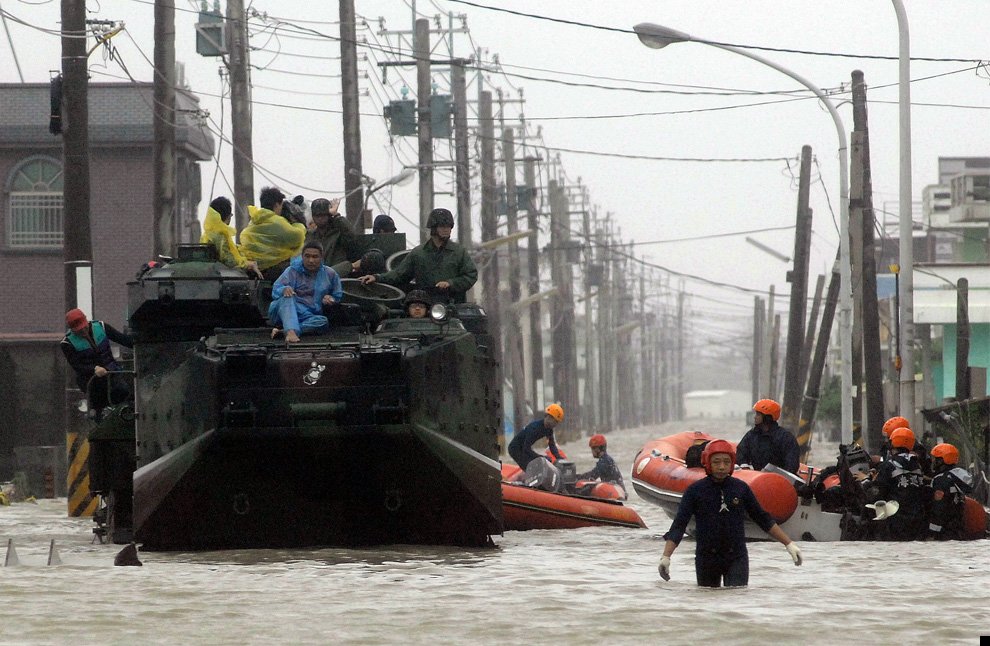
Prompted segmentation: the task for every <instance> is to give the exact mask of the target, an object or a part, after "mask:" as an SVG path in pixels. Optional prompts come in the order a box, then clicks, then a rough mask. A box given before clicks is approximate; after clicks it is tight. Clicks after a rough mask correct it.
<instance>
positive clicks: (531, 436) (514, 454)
mask: <svg viewBox="0 0 990 646" xmlns="http://www.w3.org/2000/svg"><path fill="white" fill-rule="evenodd" d="M543 412H544V415H543V417H541V418H539V419H534V420H533V421H532V422H530V423H529V424H527V425H526V428H524V429H523V430H521V431H519V432H518V433H516V434H515V437H513V438H512V441H511V442H509V456H510V457H511V458H512V459H513V460H515V461H516V464H518V465H519V466H520V467H521V468H522V470H523V471H525V470H526V466H527V465H528V464H529V463H530V462H531V461H533V460H535V459H537V458H540V456H539V455H537V453H536V451H534V450H533V444H535V443H536V441H537V440H539V439H541V438H544V437H545V438H547V444H548V445H549V449H550V453H552V454H553V456H554V457H555V458H557V459H558V460H563V459H564V456H563V454H561V452H560V449H559V448H557V440H555V439H554V437H553V429H554V428H555V427H556V426H557V424H560V423H561V422H563V421H564V407H563V406H561V405H560V404H550V405H549V406H547V407H546V410H544V411H543ZM540 459H542V458H540Z"/></svg>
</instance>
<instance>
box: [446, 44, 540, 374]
mask: <svg viewBox="0 0 990 646" xmlns="http://www.w3.org/2000/svg"><path fill="white" fill-rule="evenodd" d="M465 64H466V61H464V59H457V60H455V61H453V62H452V63H451V66H450V84H451V86H452V88H453V93H454V164H455V165H454V169H455V183H456V186H457V232H458V233H457V241H458V242H460V243H461V244H462V245H463V246H464V247H466V248H468V249H470V248H471V246H472V241H471V161H470V155H469V152H470V143H469V141H468V124H467V82H466V80H465V76H464V66H465ZM534 392H535V391H534Z"/></svg>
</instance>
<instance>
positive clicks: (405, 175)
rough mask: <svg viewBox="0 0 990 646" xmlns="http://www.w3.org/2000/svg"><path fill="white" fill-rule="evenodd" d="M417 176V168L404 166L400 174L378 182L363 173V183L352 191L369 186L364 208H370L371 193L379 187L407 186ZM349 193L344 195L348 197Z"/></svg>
mask: <svg viewBox="0 0 990 646" xmlns="http://www.w3.org/2000/svg"><path fill="white" fill-rule="evenodd" d="M415 176H416V169H415V168H403V169H402V172H401V173H399V174H398V175H392V176H391V177H389V178H388V179H386V180H384V181H382V182H376V181H375V180H373V179H372V178H370V177H368V176H367V175H362V176H361V184H362V185H361V186H358V187H357V188H355V189H354V190H352V191H351V193H354V192H356V191H358V190H360V189H362V188H365V187H367V188H368V192H367V193H366V194H365V196H364V209H365V210H367V209H368V199H369V198H371V194H372V193H374V192H375V191H377V190H379V189H382V188H385V187H386V186H393V185H395V186H405V185H406V184H408V183H409V182H411V181H412V178H413V177H415ZM351 193H348V194H347V195H350V194H351ZM347 195H345V196H344V197H345V198H346V197H347Z"/></svg>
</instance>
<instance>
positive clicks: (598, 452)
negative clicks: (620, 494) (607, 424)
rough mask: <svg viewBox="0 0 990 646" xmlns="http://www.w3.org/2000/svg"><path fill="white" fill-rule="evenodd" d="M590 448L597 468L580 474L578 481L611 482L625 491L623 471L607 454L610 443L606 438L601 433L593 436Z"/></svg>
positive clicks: (589, 441)
mask: <svg viewBox="0 0 990 646" xmlns="http://www.w3.org/2000/svg"><path fill="white" fill-rule="evenodd" d="M588 446H590V447H591V455H592V457H594V458H595V459H596V460H598V462H596V463H595V468H594V469H592V470H591V471H586V472H584V473H579V474H578V476H577V479H578V480H601V481H602V482H611V483H612V484H615V485H619V486H620V487H622V488H623V490H625V486H624V485H623V484H622V471H620V470H619V467H618V466H616V464H615V460H613V459H612V456H611V455H609V454H608V453H607V451H608V442H607V441H606V440H605V436H604V435H602V434H601V433H598V434H595V435H592V436H591V438H590V439H589V440H588Z"/></svg>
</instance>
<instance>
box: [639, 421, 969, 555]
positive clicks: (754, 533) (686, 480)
mask: <svg viewBox="0 0 990 646" xmlns="http://www.w3.org/2000/svg"><path fill="white" fill-rule="evenodd" d="M714 439H716V438H715V437H713V436H711V435H707V434H705V433H698V432H691V431H688V432H684V433H677V434H675V435H669V436H667V437H663V438H660V439H657V440H651V441H650V442H647V443H646V444H645V445H644V446H643V448H642V449H640V451H639V453H638V454H637V455H636V458H635V459H634V460H633V473H632V483H633V488H634V489H635V490H636V493H638V494H639V495H640V497H642V498H644V499H645V500H647V501H649V502H652V503H655V504H657V505H659V506H660V507H662V508H663V509H664V511H666V512H667V514H668V515H669V516H670V517H671V518H673V517H674V516H675V515H676V514H677V507H678V505H679V504H680V501H681V496H682V495H683V493H684V491H685V490H686V489H687V488H688V486H690V485H691V484H692V483H694V482H696V481H698V480H700V479H702V478H704V477H705V471H704V469H702V468H701V467H688V466H687V465H686V464H685V462H684V458H685V456H686V454H687V450H688V448H689V447H690V446H691V445H692V444H694V442H695V441H696V440H706V441H710V440H714ZM818 471H819V470H817V469H813V468H810V467H808V466H807V465H804V464H802V465H801V467H800V469H799V470H798V476H792V475H790V474H783V472H772V471H753V470H750V469H738V468H737V469H736V470H735V471H734V472H733V473H732V475H733V477H735V478H739V479H740V480H742V481H744V482H745V483H746V484H748V485H749V486H750V488H751V489H752V490H753V493H754V494H755V495H756V499H757V500H758V501H759V502H760V505H762V506H763V508H764V509H765V510H766V511H767V513H769V514H770V515H771V516H772V517H773V519H774V520H775V521H777V523H778V524H779V525H780V526H781V529H783V530H784V532H786V533H787V535H788V536H791V537H792V538H796V539H800V540H817V541H838V540H840V539H841V537H842V526H841V520H842V514H841V513H835V512H833V511H824V510H823V509H822V508H821V505H820V504H818V503H817V502H816V501H815V500H814V499H813V498H810V497H809V498H805V497H801V498H799V497H798V495H797V491H796V489H795V486H794V485H795V483H796V482H797V481H798V480H800V481H803V482H805V483H808V482H810V481H812V479H813V476H814V475H815V474H816V473H817V472H818ZM824 484H825V486H826V487H827V486H829V485H833V486H834V485H837V484H838V477H837V476H830V477H829V478H827V479H826V480H825V482H824ZM986 528H987V512H986V510H985V509H984V507H983V505H981V504H980V503H978V502H977V501H976V500H974V499H972V498H967V499H966V508H965V529H966V532H967V536H966V537H967V538H971V539H973V538H983V537H984V536H985V535H986ZM689 531H690V530H689ZM746 536H747V538H755V539H765V538H766V534H765V533H764V532H763V531H762V530H760V529H759V528H758V527H756V525H755V524H753V523H750V522H749V521H747V524H746Z"/></svg>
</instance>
